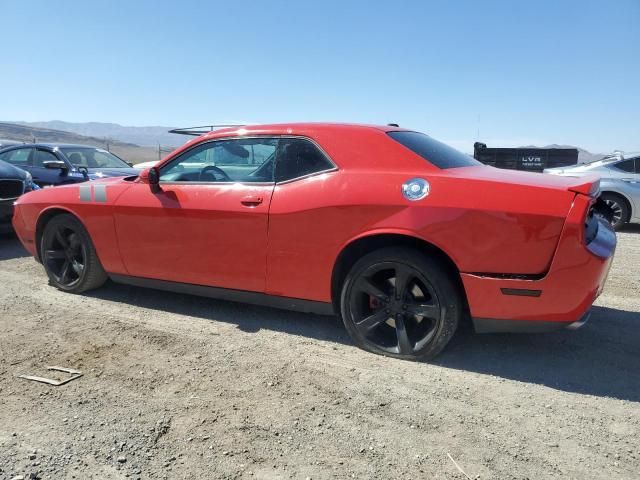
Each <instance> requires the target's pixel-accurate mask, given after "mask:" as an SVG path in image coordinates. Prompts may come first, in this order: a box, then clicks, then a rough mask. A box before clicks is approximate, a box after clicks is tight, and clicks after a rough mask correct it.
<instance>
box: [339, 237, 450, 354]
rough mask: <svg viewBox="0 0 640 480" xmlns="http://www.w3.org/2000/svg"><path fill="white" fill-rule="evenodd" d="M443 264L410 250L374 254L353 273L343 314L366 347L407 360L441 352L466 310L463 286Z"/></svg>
mask: <svg viewBox="0 0 640 480" xmlns="http://www.w3.org/2000/svg"><path fill="white" fill-rule="evenodd" d="M450 276H451V275H450V272H448V271H447V269H446V268H444V267H443V265H441V264H440V263H439V262H437V261H434V260H432V259H430V258H428V257H425V256H423V255H422V254H420V253H419V252H416V251H412V250H409V249H401V248H397V249H396V248H390V249H383V250H380V251H376V252H373V253H372V254H369V255H367V256H365V257H364V258H363V259H361V260H360V261H359V262H357V263H356V265H355V266H354V268H353V269H352V271H351V272H350V274H349V275H348V276H347V279H346V281H345V286H344V288H343V295H342V316H343V321H344V322H345V326H346V327H347V330H348V331H349V333H350V334H351V336H352V337H353V338H354V340H355V341H356V343H358V344H359V345H360V346H361V347H363V348H365V349H367V350H370V351H373V352H375V353H381V354H383V355H389V356H393V357H397V358H406V359H414V360H415V359H425V358H432V357H433V356H435V355H437V354H438V353H439V352H440V351H441V350H442V349H443V348H444V346H445V345H446V343H447V342H448V341H449V340H450V338H451V336H453V333H454V332H455V330H456V328H457V325H458V320H459V316H460V314H461V311H462V308H461V298H460V294H459V291H458V290H459V289H458V288H457V287H456V286H455V284H454V282H452V281H451V278H450Z"/></svg>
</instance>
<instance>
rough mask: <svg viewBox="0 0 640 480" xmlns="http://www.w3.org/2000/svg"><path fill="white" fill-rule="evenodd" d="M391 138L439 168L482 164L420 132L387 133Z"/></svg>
mask: <svg viewBox="0 0 640 480" xmlns="http://www.w3.org/2000/svg"><path fill="white" fill-rule="evenodd" d="M387 135H389V136H390V137H391V138H393V139H394V140H395V141H396V142H398V143H400V144H401V145H403V146H405V147H407V148H408V149H409V150H411V151H412V152H413V153H415V154H417V155H420V156H421V157H422V158H424V159H425V160H427V161H428V162H429V163H431V164H433V165H435V166H436V167H438V168H456V167H471V166H475V165H482V164H481V163H480V162H478V161H477V160H475V159H474V158H472V157H470V156H469V155H465V154H464V153H462V152H459V151H458V150H456V149H455V148H452V147H450V146H449V145H446V144H444V143H442V142H439V141H438V140H434V139H433V138H431V137H430V136H428V135H425V134H424V133H419V132H387Z"/></svg>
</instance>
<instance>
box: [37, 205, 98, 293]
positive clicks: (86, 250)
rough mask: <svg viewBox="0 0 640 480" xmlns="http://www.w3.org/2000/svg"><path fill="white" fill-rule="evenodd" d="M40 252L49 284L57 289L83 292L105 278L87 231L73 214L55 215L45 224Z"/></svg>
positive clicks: (96, 286) (94, 286)
mask: <svg viewBox="0 0 640 480" xmlns="http://www.w3.org/2000/svg"><path fill="white" fill-rule="evenodd" d="M40 252H41V256H40V257H41V259H42V265H44V269H45V271H46V272H47V276H48V277H49V283H50V284H51V285H53V286H54V287H56V288H58V289H60V290H63V291H65V292H70V293H82V292H86V291H87V290H92V289H94V288H98V287H100V286H102V285H103V284H104V283H105V282H106V281H107V274H106V272H105V271H104V269H103V268H102V265H101V264H100V260H99V259H98V255H97V254H96V249H95V247H94V246H93V242H92V241H91V237H90V236H89V233H88V232H87V230H86V229H85V228H84V226H83V225H82V223H80V221H79V220H78V219H77V218H76V217H74V216H73V215H69V214H62V215H57V216H55V217H53V218H52V219H51V220H50V221H49V222H48V223H47V224H46V226H45V228H44V232H43V234H42V240H41V244H40Z"/></svg>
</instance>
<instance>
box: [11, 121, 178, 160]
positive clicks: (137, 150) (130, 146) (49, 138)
mask: <svg viewBox="0 0 640 480" xmlns="http://www.w3.org/2000/svg"><path fill="white" fill-rule="evenodd" d="M0 138H4V139H7V140H17V141H21V142H25V143H33V142H42V143H76V144H80V145H91V146H94V147H99V148H104V149H105V150H109V151H111V152H113V153H115V154H116V155H118V156H119V157H121V158H123V159H124V160H126V161H127V162H131V163H133V164H136V163H142V162H148V161H151V160H158V157H159V155H158V147H141V146H140V145H136V144H134V143H128V142H123V141H120V140H115V139H106V138H104V137H95V136H86V135H80V134H77V133H72V132H66V131H62V130H55V129H51V128H41V127H36V126H32V125H25V124H15V123H6V122H0ZM166 153H167V152H166V150H163V151H162V153H161V156H164V154H166Z"/></svg>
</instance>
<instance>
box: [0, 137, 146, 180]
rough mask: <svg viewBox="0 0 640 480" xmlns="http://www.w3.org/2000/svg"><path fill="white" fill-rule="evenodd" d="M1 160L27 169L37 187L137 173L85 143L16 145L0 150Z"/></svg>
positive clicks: (125, 164)
mask: <svg viewBox="0 0 640 480" xmlns="http://www.w3.org/2000/svg"><path fill="white" fill-rule="evenodd" d="M0 161H5V162H7V163H10V164H11V165H13V166H15V167H18V168H21V169H23V170H26V171H27V172H29V173H30V174H31V176H32V177H33V181H34V183H36V184H37V185H39V186H40V187H46V186H51V185H64V184H68V183H78V182H86V181H87V180H93V179H96V178H105V177H127V176H131V175H138V173H139V170H137V169H135V168H132V167H131V166H130V165H129V164H128V163H127V162H125V161H124V160H122V159H121V158H120V157H117V156H116V155H114V154H113V153H111V152H108V151H107V150H103V149H101V148H96V147H90V146H87V145H65V144H54V143H31V144H26V145H16V146H12V147H7V148H3V149H2V150H0Z"/></svg>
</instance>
